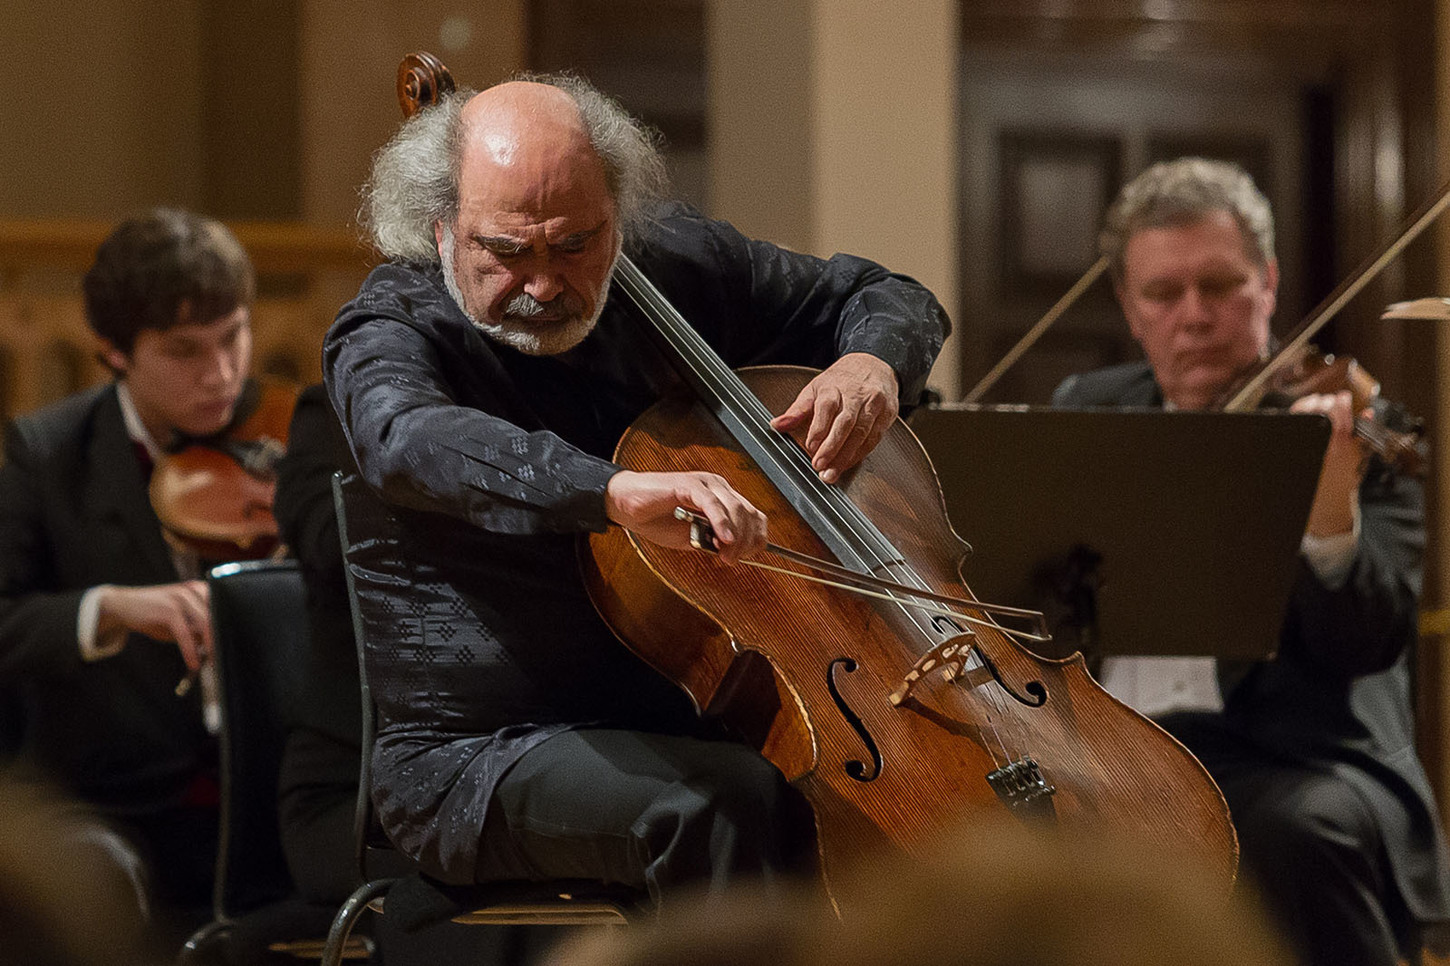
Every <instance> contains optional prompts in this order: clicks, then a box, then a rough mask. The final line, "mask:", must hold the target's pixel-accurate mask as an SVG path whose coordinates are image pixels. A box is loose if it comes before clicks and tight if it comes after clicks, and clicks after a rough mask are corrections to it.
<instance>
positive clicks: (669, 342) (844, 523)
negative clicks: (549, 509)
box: [614, 254, 902, 572]
mask: <svg viewBox="0 0 1450 966" xmlns="http://www.w3.org/2000/svg"><path fill="white" fill-rule="evenodd" d="M614 279H615V281H616V282H618V283H619V285H620V288H621V290H622V291H623V292H624V294H625V295H626V296H628V298H629V300H630V301H631V302H633V303H634V305H635V307H636V308H638V309H639V310H640V312H641V313H642V314H643V315H644V316H645V318H646V319H647V320H648V321H649V322H650V326H651V329H652V331H653V332H654V334H655V335H656V336H657V337H658V338H659V340H660V341H661V342H662V343H663V344H664V346H665V348H666V349H667V351H668V355H669V356H670V358H671V359H672V361H673V362H674V364H675V367H676V368H677V369H678V370H679V372H680V375H681V376H682V377H683V378H684V380H685V381H686V383H687V384H688V385H689V386H690V388H691V389H692V390H693V391H694V393H695V396H696V398H697V399H699V400H700V401H701V403H703V404H704V406H705V407H706V408H707V409H709V410H710V411H711V412H712V413H713V414H714V415H715V417H716V418H717V419H719V420H720V422H721V423H723V424H724V426H725V429H726V430H727V431H728V432H729V433H730V435H731V436H732V437H733V438H734V439H735V441H736V442H738V443H739V444H740V445H741V446H742V447H743V448H744V449H745V451H746V453H747V454H749V456H750V457H751V458H752V459H753V460H755V462H756V464H757V465H759V466H760V468H761V470H762V471H763V472H764V473H765V475H766V477H767V478H768V479H769V480H770V481H771V483H773V484H775V487H776V489H778V490H780V492H781V494H782V495H784V496H785V498H786V499H787V500H788V501H789V502H790V505H791V507H792V508H793V509H794V510H795V511H796V512H797V513H799V514H800V515H801V517H802V518H803V519H804V520H805V521H806V522H807V524H809V525H810V528H811V529H812V530H813V531H814V532H815V533H816V535H817V536H819V537H820V538H821V540H822V542H824V543H825V544H826V546H827V547H828V548H830V550H831V552H832V553H833V554H835V555H836V557H837V559H838V560H840V562H841V563H842V564H844V565H846V566H848V567H853V568H855V569H858V570H864V571H867V572H870V571H875V570H877V569H878V568H880V567H882V566H883V565H888V564H893V563H900V562H902V557H901V554H900V552H899V551H897V550H896V548H895V547H893V546H892V545H891V543H890V541H889V540H887V539H886V537H885V536H884V535H883V534H882V533H881V532H880V531H879V530H878V529H877V528H876V526H875V525H874V524H873V523H871V521H870V520H869V519H868V518H867V517H866V516H865V515H864V514H863V513H862V512H861V511H860V510H859V509H858V508H857V507H856V505H855V504H854V503H852V502H851V500H850V499H848V498H847V497H846V495H845V494H844V493H842V492H841V490H840V489H838V488H837V487H834V486H830V485H828V484H825V483H822V482H821V480H820V478H819V477H818V476H817V475H816V472H815V470H814V469H812V468H811V464H810V461H809V459H807V457H806V455H805V453H804V452H803V451H802V450H801V448H800V447H799V446H797V445H796V444H795V442H794V441H793V440H791V439H790V438H789V437H788V436H786V435H785V434H784V433H781V432H778V431H776V430H774V429H772V428H771V426H770V420H771V413H770V411H769V410H768V409H766V407H765V405H764V404H763V403H761V402H760V400H759V399H757V398H756V397H755V394H754V393H752V392H751V391H750V390H749V389H748V388H747V387H746V385H745V383H744V382H742V381H741V380H740V377H739V376H737V375H736V374H735V373H734V372H733V371H732V370H731V369H730V367H729V366H727V365H726V364H725V362H724V360H722V359H721V358H720V357H719V356H718V355H717V354H716V353H715V350H714V349H712V348H711V347H710V345H709V344H708V343H707V342H706V341H705V340H704V339H703V338H702V337H701V336H700V334H699V333H698V332H696V331H695V329H694V328H693V327H692V326H691V325H690V324H689V323H688V322H686V321H685V319H684V317H683V316H682V315H680V313H679V311H678V310H676V309H675V307H674V306H673V305H671V304H670V302H669V300H668V299H666V298H665V296H664V295H663V294H662V293H661V292H660V290H659V289H657V288H656V287H655V286H654V283H652V282H651V281H650V280H649V279H648V278H646V277H645V275H644V273H643V272H641V271H640V270H639V268H638V267H637V266H636V265H635V264H634V262H632V261H631V260H630V259H629V256H628V255H624V254H621V255H620V256H619V260H618V262H616V264H615V267H614Z"/></svg>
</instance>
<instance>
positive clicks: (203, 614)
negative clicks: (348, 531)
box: [0, 208, 255, 954]
mask: <svg viewBox="0 0 1450 966" xmlns="http://www.w3.org/2000/svg"><path fill="white" fill-rule="evenodd" d="M254 290H255V282H254V276H253V271H252V266H251V263H250V261H249V259H248V257H247V254H246V252H245V251H243V249H242V247H241V245H240V244H239V243H238V242H237V240H236V239H235V238H234V237H233V236H232V234H231V233H230V232H229V231H228V230H227V229H226V228H225V227H223V226H222V225H221V224H220V223H218V222H215V221H212V220H210V219H207V218H203V217H200V216H198V215H195V214H191V213H188V212H185V211H177V210H169V209H160V208H158V209H154V210H151V211H147V212H145V213H142V214H139V215H137V216H135V217H132V218H129V219H127V220H126V221H124V222H123V223H122V224H121V225H119V226H118V227H117V228H116V229H115V230H114V231H113V232H112V233H111V234H110V236H109V237H107V238H106V239H105V241H104V242H102V244H101V245H100V247H99V249H98V250H97V252H96V257H95V262H94V264H93V265H92V266H91V268H90V270H89V271H88V272H87V273H86V276H85V279H84V296H85V307H86V316H87V320H88V322H89V324H90V327H91V329H92V330H93V332H94V335H95V339H96V343H97V347H98V352H99V354H100V357H101V358H102V359H103V360H104V362H105V363H106V365H107V366H108V367H109V368H110V369H111V371H112V372H113V373H114V375H115V378H114V380H113V381H111V382H109V383H107V384H105V385H103V386H100V387H97V388H93V389H88V390H84V391H81V392H78V393H76V394H75V395H72V396H70V397H67V398H65V399H63V400H61V401H59V402H57V403H55V404H53V405H50V406H47V407H45V408H44V409H41V410H39V411H37V412H34V413H31V414H28V415H24V416H21V417H19V418H17V419H15V420H14V421H13V422H12V423H11V424H10V425H9V426H8V427H7V428H6V432H5V454H4V455H5V459H4V465H3V467H0V688H3V689H4V691H5V692H6V693H9V694H14V695H15V696H16V700H17V701H18V703H19V710H20V717H21V725H22V733H21V735H20V736H19V744H18V754H17V760H16V761H15V763H14V769H13V770H14V771H15V773H16V774H18V775H20V776H23V777H25V778H27V779H34V780H36V781H42V782H45V783H48V784H53V785H56V786H59V788H60V789H62V790H63V791H64V792H65V793H67V794H68V795H70V796H71V797H73V798H74V799H75V800H77V801H78V802H80V803H81V804H82V805H83V806H85V807H86V809H87V810H89V811H90V812H92V813H94V815H95V817H96V819H97V824H96V827H95V828H94V829H92V830H91V831H90V832H89V833H88V834H87V835H85V836H84V837H83V841H82V842H78V844H77V846H76V847H77V848H87V849H92V850H94V851H95V853H96V855H95V857H94V858H95V868H96V869H97V872H96V874H97V875H105V874H117V875H122V876H124V877H126V878H127V879H128V880H129V881H131V882H132V883H133V884H134V886H135V889H134V891H135V894H136V899H137V906H136V912H137V915H138V916H141V917H143V918H144V919H146V920H147V923H148V924H149V926H150V927H152V928H153V930H154V932H155V933H156V934H157V935H158V936H162V935H166V934H169V935H170V937H171V938H174V937H175V935H176V934H177V933H181V931H182V930H186V929H188V928H189V927H190V926H194V925H195V923H196V922H198V921H205V919H207V918H209V907H210V899H211V882H212V868H213V864H214V863H215V859H216V833H217V796H216V785H215V762H216V745H215V740H214V738H213V736H212V734H211V733H209V730H208V728H207V725H206V722H205V721H204V711H203V709H204V700H203V693H202V692H203V690H204V689H203V688H195V689H192V691H191V692H190V693H188V694H186V695H184V696H178V694H177V693H176V688H177V682H178V681H180V680H183V679H184V678H186V677H187V676H188V674H189V673H190V672H192V671H195V670H196V669H197V668H198V667H199V666H200V665H201V664H202V663H203V662H204V661H205V660H206V657H207V653H208V650H209V648H210V643H211V624H210V615H209V611H208V606H207V604H208V602H207V594H206V587H205V585H204V584H203V583H202V582H201V581H200V580H199V579H198V577H199V576H200V574H199V573H198V563H197V561H196V560H195V558H194V557H192V556H191V555H190V554H188V553H187V552H185V551H182V550H178V549H175V548H173V547H172V546H171V545H170V544H168V543H167V542H166V541H165V540H164V539H163V535H162V532H161V527H160V524H159V523H158V521H157V517H156V515H155V513H154V512H153V511H152V508H151V504H150V502H149V500H148V495H147V481H148V478H149V476H150V474H151V469H152V467H153V465H154V464H155V463H156V462H157V461H159V460H160V459H162V458H163V456H164V454H165V452H166V450H167V447H168V446H170V445H171V444H172V443H173V441H174V440H175V439H177V438H179V437H182V436H187V437H191V436H207V435H210V434H213V433H216V432H217V431H219V430H221V429H223V428H225V427H226V426H227V425H228V424H229V423H230V422H231V420H232V418H233V415H234V411H235V409H236V406H237V403H238V399H239V398H240V397H241V395H242V391H243V386H244V382H245V376H246V373H247V369H248V365H249V363H250V355H251V330H250V318H249V313H250V307H251V303H252V300H253V295H254ZM108 870H109V872H108ZM182 934H183V935H184V933H182ZM175 948H176V947H175V946H173V947H172V948H171V950H168V954H170V953H172V952H174V950H175Z"/></svg>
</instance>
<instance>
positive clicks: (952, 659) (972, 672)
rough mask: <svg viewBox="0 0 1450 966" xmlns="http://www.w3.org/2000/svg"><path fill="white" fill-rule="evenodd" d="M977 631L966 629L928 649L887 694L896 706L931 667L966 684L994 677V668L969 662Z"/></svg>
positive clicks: (949, 679)
mask: <svg viewBox="0 0 1450 966" xmlns="http://www.w3.org/2000/svg"><path fill="white" fill-rule="evenodd" d="M975 636H976V635H975V634H973V633H972V632H971V631H966V632H964V633H962V634H960V635H958V636H957V637H954V638H952V639H951V640H949V641H942V642H941V643H940V644H937V645H936V646H935V647H933V648H932V649H931V650H929V651H927V652H926V653H925V654H923V655H922V656H921V657H920V658H918V659H917V661H916V663H915V664H913V665H912V666H911V670H909V671H907V672H906V676H905V677H904V678H902V679H901V683H900V684H899V685H897V686H896V690H895V691H892V692H891V694H889V695H887V698H886V700H888V701H890V702H891V704H892V706H893V707H900V706H901V702H903V701H905V700H906V699H907V697H909V696H910V695H911V692H912V690H913V689H915V687H916V686H917V685H918V684H920V683H921V680H922V678H924V677H925V676H926V675H928V674H930V673H931V672H932V671H936V670H940V671H941V672H942V679H943V680H944V681H946V682H947V683H949V684H950V683H957V684H960V685H962V686H964V687H967V688H975V687H978V686H980V685H983V684H986V683H987V682H988V681H990V680H992V673H991V671H990V670H989V669H988V668H986V667H984V666H983V665H982V664H981V662H976V663H974V664H973V665H972V666H971V667H968V666H967V660H968V655H969V652H970V651H971V647H972V638H974V637H975Z"/></svg>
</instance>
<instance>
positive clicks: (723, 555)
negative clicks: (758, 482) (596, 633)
mask: <svg viewBox="0 0 1450 966" xmlns="http://www.w3.org/2000/svg"><path fill="white" fill-rule="evenodd" d="M676 507H684V508H685V509H687V510H694V511H695V512H696V513H699V514H700V515H702V516H704V517H705V519H706V520H709V521H710V527H711V529H712V530H714V531H715V543H716V545H717V546H718V547H719V550H720V559H721V560H723V561H725V562H726V563H729V564H733V563H735V562H736V561H738V560H740V559H741V558H742V557H748V556H750V555H751V554H754V553H758V552H759V551H761V550H764V549H765V534H766V524H765V514H764V513H761V512H760V511H759V510H757V509H756V508H755V506H754V505H753V504H751V502H750V501H749V500H747V499H745V497H743V496H741V495H740V494H739V493H738V492H736V490H735V488H734V487H732V486H731V485H730V484H729V483H727V482H726V481H725V478H724V477H723V476H720V475H718V474H716V473H698V472H685V473H635V472H633V471H631V470H621V471H620V472H618V473H616V474H614V476H612V477H610V479H609V484H608V486H606V487H605V489H604V512H605V513H606V514H607V515H608V516H609V519H611V520H613V521H614V522H615V523H617V524H619V525H620V526H622V527H624V528H625V529H626V530H630V531H632V532H634V533H637V534H639V535H640V536H642V537H644V538H645V539H646V540H648V541H650V542H651V543H657V544H659V545H660V546H663V547H673V548H675V549H680V550H684V549H688V548H689V546H690V527H689V524H688V523H685V522H684V521H682V520H677V519H675V508H676Z"/></svg>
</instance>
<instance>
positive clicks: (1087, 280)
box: [962, 255, 1108, 403]
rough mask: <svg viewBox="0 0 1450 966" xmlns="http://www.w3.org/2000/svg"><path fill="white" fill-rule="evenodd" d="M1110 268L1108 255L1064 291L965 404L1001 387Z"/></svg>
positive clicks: (975, 388)
mask: <svg viewBox="0 0 1450 966" xmlns="http://www.w3.org/2000/svg"><path fill="white" fill-rule="evenodd" d="M1107 268H1108V256H1106V255H1103V256H1100V257H1099V258H1098V260H1097V261H1095V262H1093V263H1092V266H1091V267H1090V268H1088V270H1087V271H1086V272H1084V273H1083V275H1082V278H1080V279H1078V280H1077V281H1076V282H1074V283H1073V284H1072V288H1070V289H1068V290H1067V291H1066V292H1064V293H1063V296H1062V298H1060V299H1058V300H1057V301H1056V302H1054V303H1053V305H1052V308H1050V309H1048V310H1047V312H1046V313H1045V314H1044V315H1043V316H1042V318H1040V319H1038V320H1037V323H1036V324H1035V325H1033V326H1032V328H1030V329H1028V330H1027V334H1026V335H1024V336H1023V337H1022V338H1021V339H1019V340H1017V344H1016V345H1014V346H1013V347H1012V348H1011V349H1009V350H1007V354H1006V355H1004V356H1003V357H1002V359H1001V361H999V362H998V363H997V364H996V365H995V366H993V367H992V370H991V371H990V372H988V373H987V374H986V375H985V376H983V377H982V378H981V381H980V382H978V383H977V384H976V385H975V386H973V387H972V391H971V392H969V393H967V394H966V395H965V396H963V397H962V402H964V403H975V402H978V401H979V400H980V399H981V398H982V397H983V396H984V395H986V394H987V390H989V389H991V388H992V387H993V386H994V385H996V384H997V380H998V379H1001V378H1002V374H1003V373H1005V372H1006V371H1007V370H1008V369H1010V368H1011V367H1012V366H1013V364H1015V363H1016V362H1017V360H1018V359H1020V358H1022V355H1023V354H1024V353H1025V352H1026V351H1027V350H1028V349H1030V348H1032V346H1033V345H1034V344H1035V343H1036V342H1037V340H1038V339H1040V338H1042V336H1043V335H1044V334H1045V333H1046V332H1047V330H1048V329H1050V328H1052V326H1053V325H1054V324H1056V322H1057V320H1058V319H1060V318H1062V316H1063V313H1065V312H1066V311H1067V310H1068V309H1070V308H1072V306H1073V303H1075V302H1076V301H1077V300H1078V299H1080V298H1082V294H1083V293H1084V292H1086V291H1087V290H1088V289H1089V288H1090V287H1091V286H1092V284H1093V283H1094V282H1096V281H1097V280H1098V276H1099V275H1101V274H1103V272H1105V271H1107Z"/></svg>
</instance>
